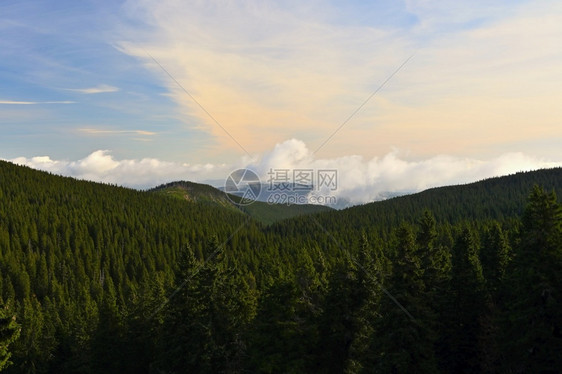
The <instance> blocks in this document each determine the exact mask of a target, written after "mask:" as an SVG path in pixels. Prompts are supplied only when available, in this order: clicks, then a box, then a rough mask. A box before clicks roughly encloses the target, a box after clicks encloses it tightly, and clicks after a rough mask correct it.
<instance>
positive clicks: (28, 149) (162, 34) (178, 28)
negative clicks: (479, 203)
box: [0, 0, 562, 200]
mask: <svg viewBox="0 0 562 374" xmlns="http://www.w3.org/2000/svg"><path fill="white" fill-rule="evenodd" d="M0 34H1V35H2V37H1V38H0V132H1V136H0V158H2V159H7V160H17V162H19V163H23V164H27V165H30V166H33V167H37V168H41V169H46V170H51V171H53V172H58V173H62V174H67V175H73V176H76V177H81V178H88V179H93V180H102V181H109V182H112V183H119V184H124V185H130V186H134V187H145V186H149V185H151V184H154V183H158V182H165V181H169V180H173V179H191V180H205V179H212V178H220V177H221V175H223V174H224V173H226V172H227V171H228V170H230V168H233V167H239V166H248V165H253V166H255V167H256V168H261V169H263V170H265V169H266V168H267V167H279V168H280V167H294V166H295V165H299V166H303V165H304V164H307V165H311V164H314V165H320V164H322V165H338V167H341V168H342V169H346V170H348V171H349V172H350V173H351V174H349V175H348V176H347V177H346V180H347V181H348V184H349V186H350V187H349V188H350V190H351V189H354V191H355V190H357V188H359V187H360V189H361V191H363V192H357V191H356V192H354V193H359V194H362V195H361V196H362V197H361V199H363V200H365V199H366V200H368V199H370V198H372V197H373V193H371V192H368V191H371V190H374V189H376V188H383V187H376V188H375V186H385V187H384V188H389V189H392V188H394V189H398V188H402V189H420V188H425V187H428V186H433V185H439V184H444V183H455V182H462V181H468V180H466V179H467V178H477V179H478V178H481V177H486V176H492V175H496V174H502V173H506V172H513V171H517V170H519V169H521V170H523V169H532V168H537V167H544V166H553V165H560V161H562V155H561V154H560V150H559V149H560V144H562V127H561V124H560V121H561V119H562V106H561V105H559V103H560V102H562V43H560V35H562V6H561V5H560V2H556V1H535V2H532V1H498V2H486V1H458V2H452V1H451V2H444V1H428V0H419V1H416V0H408V1H393V2H389V1H372V2H365V1H349V2H339V1H306V2H302V1H300V2H297V1H288V2H282V3H278V2H268V1H172V0H170V1H168V0H162V1H156V0H140V1H130V2H119V1H61V0H58V1H12V0H4V1H2V2H1V3H0ZM151 56H152V57H154V59H156V61H157V62H158V64H160V65H161V66H159V65H158V64H157V63H155V62H154V61H153V60H152V58H151ZM409 57H411V59H410V60H408V63H407V64H406V65H404V67H403V68H402V69H400V71H399V72H397V73H396V75H394V76H393V77H392V79H390V80H389V81H388V82H387V83H386V84H385V86H384V87H383V88H382V89H381V90H380V91H379V92H377V94H376V95H375V96H373V98H372V99H371V100H369V102H368V103H366V105H365V106H364V107H362V109H361V110H360V111H359V112H357V114H356V115H354V116H353V118H352V119H351V120H350V121H349V122H348V123H346V125H345V126H344V127H343V128H342V129H341V130H340V131H339V132H338V133H337V135H336V136H334V137H333V138H332V139H331V140H330V141H329V142H328V143H326V145H325V146H323V147H322V148H321V149H319V150H318V151H317V152H315V150H317V149H318V147H319V146H320V145H321V144H322V143H323V142H324V141H325V140H326V139H327V138H328V137H329V136H330V135H331V134H332V133H333V132H334V130H335V129H336V128H338V127H339V126H340V125H341V124H342V123H343V122H344V120H345V119H346V118H348V117H349V115H350V114H351V113H353V112H354V111H355V110H356V109H357V108H358V107H359V106H360V105H361V104H362V103H363V102H364V101H365V99H367V98H368V97H369V96H370V95H371V94H372V93H373V92H374V91H375V90H376V89H377V88H378V87H379V86H380V84H381V83H382V82H384V81H385V80H386V79H387V78H388V77H389V76H390V75H392V73H393V72H395V71H396V69H397V68H398V67H399V66H400V65H401V64H402V63H403V62H404V61H406V59H408V58H409ZM162 67H163V68H164V69H166V71H167V72H168V73H169V74H170V75H171V76H173V78H174V79H171V78H170V76H169V75H168V74H167V73H166V72H164V71H163V69H162ZM176 81H177V82H176ZM178 83H179V85H181V87H180V86H179V85H178ZM184 88H185V89H186V90H187V91H188V92H189V94H190V95H192V96H193V98H195V100H197V102H195V101H194V100H193V99H192V98H190V97H189V96H188V95H187V94H186V92H185V91H184V90H183V89H184ZM197 103H199V104H200V105H201V106H202V107H203V108H204V109H205V111H206V112H205V111H204V110H202V109H201V107H200V106H199V105H198V104H197ZM207 112H208V113H207ZM209 114H211V116H212V118H211V117H210V116H209ZM226 132H228V133H230V134H231V135H232V136H233V137H234V138H235V140H236V141H233V140H232V138H231V137H230V136H228V134H227V133H226ZM299 157H300V158H299ZM271 160H275V162H276V164H275V165H273V164H271V162H272V161H271ZM443 160H449V161H447V162H449V164H447V162H445V164H446V165H448V166H447V167H445V168H448V167H453V166H454V167H456V168H458V169H459V172H458V173H453V174H452V175H449V173H445V174H446V175H441V176H439V175H437V176H435V177H434V179H429V180H428V179H427V177H422V176H423V173H421V172H420V177H419V179H417V180H414V181H411V182H409V183H407V182H401V181H402V179H400V178H403V179H407V178H405V176H401V174H400V173H404V172H406V171H405V170H410V169H408V168H405V169H404V165H409V166H408V167H410V168H415V167H420V168H421V167H422V166H421V165H425V166H424V167H426V168H429V169H428V170H433V169H431V168H432V167H433V166H432V165H435V164H439V165H441V162H444V161H443ZM391 161H392V162H394V164H392V165H391V164H389V163H391ZM404 163H405V164H404ZM387 164H388V165H387ZM383 165H386V166H384V168H383ZM400 165H402V166H400ZM475 165H476V166H475ZM440 167H441V166H440ZM383 169H384V170H386V171H384V172H383ZM420 170H426V169H420ZM439 170H440V169H439ZM467 170H468V172H467ZM410 174H411V170H410ZM354 175H361V176H362V177H358V178H357V177H355V176H354ZM465 176H466V177H465ZM381 178H382V179H381ZM385 178H386V179H385ZM391 182H392V183H391ZM358 186H359V187H358ZM393 186H395V187H393ZM374 193H376V191H375V192H374Z"/></svg>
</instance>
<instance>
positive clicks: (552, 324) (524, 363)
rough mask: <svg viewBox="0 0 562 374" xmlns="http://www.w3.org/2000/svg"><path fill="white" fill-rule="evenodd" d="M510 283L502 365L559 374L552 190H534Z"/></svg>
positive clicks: (559, 289)
mask: <svg viewBox="0 0 562 374" xmlns="http://www.w3.org/2000/svg"><path fill="white" fill-rule="evenodd" d="M522 222H523V227H522V232H521V239H520V244H519V246H518V248H517V250H516V252H515V258H514V260H513V269H512V271H511V274H510V276H509V279H508V280H507V282H506V285H507V292H508V295H509V296H510V297H509V298H508V300H509V301H508V302H507V312H506V319H505V324H504V331H505V334H504V335H503V336H502V342H503V347H502V348H503V349H502V351H503V355H504V357H503V358H504V367H505V368H506V370H512V371H514V372H532V373H557V372H559V370H560V368H562V355H561V354H560V352H562V210H561V207H560V204H559V203H558V202H557V198H556V195H555V193H554V192H552V193H547V192H546V191H544V190H543V189H542V188H540V187H538V186H535V187H534V189H533V191H532V192H531V194H530V196H529V203H528V205H527V207H526V209H525V212H524V214H523V219H522Z"/></svg>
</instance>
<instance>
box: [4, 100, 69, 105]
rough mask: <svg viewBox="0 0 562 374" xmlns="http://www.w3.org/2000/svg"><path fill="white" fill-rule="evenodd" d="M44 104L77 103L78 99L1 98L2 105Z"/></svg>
mask: <svg viewBox="0 0 562 374" xmlns="http://www.w3.org/2000/svg"><path fill="white" fill-rule="evenodd" d="M42 104H76V101H68V100H65V101H17V100H0V105H42Z"/></svg>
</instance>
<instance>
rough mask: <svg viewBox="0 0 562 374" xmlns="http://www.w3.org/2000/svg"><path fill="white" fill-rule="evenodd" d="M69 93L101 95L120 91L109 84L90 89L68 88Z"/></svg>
mask: <svg viewBox="0 0 562 374" xmlns="http://www.w3.org/2000/svg"><path fill="white" fill-rule="evenodd" d="M66 90H67V91H73V92H78V93H82V94H87V95H90V94H99V93H108V92H117V91H119V88H117V87H114V86H110V85H107V84H100V85H97V86H95V87H89V88H67V89H66Z"/></svg>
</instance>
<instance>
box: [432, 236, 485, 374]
mask: <svg viewBox="0 0 562 374" xmlns="http://www.w3.org/2000/svg"><path fill="white" fill-rule="evenodd" d="M484 291H485V290H484V277H483V275H482V267H481V265H480V260H479V259H478V247H477V244H476V240H475V238H474V234H473V232H472V230H471V229H470V228H468V227H464V228H463V230H462V232H461V233H460V235H459V236H458V237H457V239H456V242H455V245H454V247H453V257H452V276H451V289H450V291H449V294H448V297H449V303H448V305H446V306H445V310H444V312H445V314H444V318H446V320H445V331H444V333H445V335H446V343H447V348H448V352H446V353H445V354H446V357H444V362H443V363H442V364H443V366H444V368H445V370H446V371H448V372H451V373H477V372H479V371H480V362H481V355H480V353H481V346H480V337H481V333H482V326H481V322H482V321H481V319H482V315H483V313H484V310H485V306H486V304H487V300H486V296H485V292H484Z"/></svg>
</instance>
